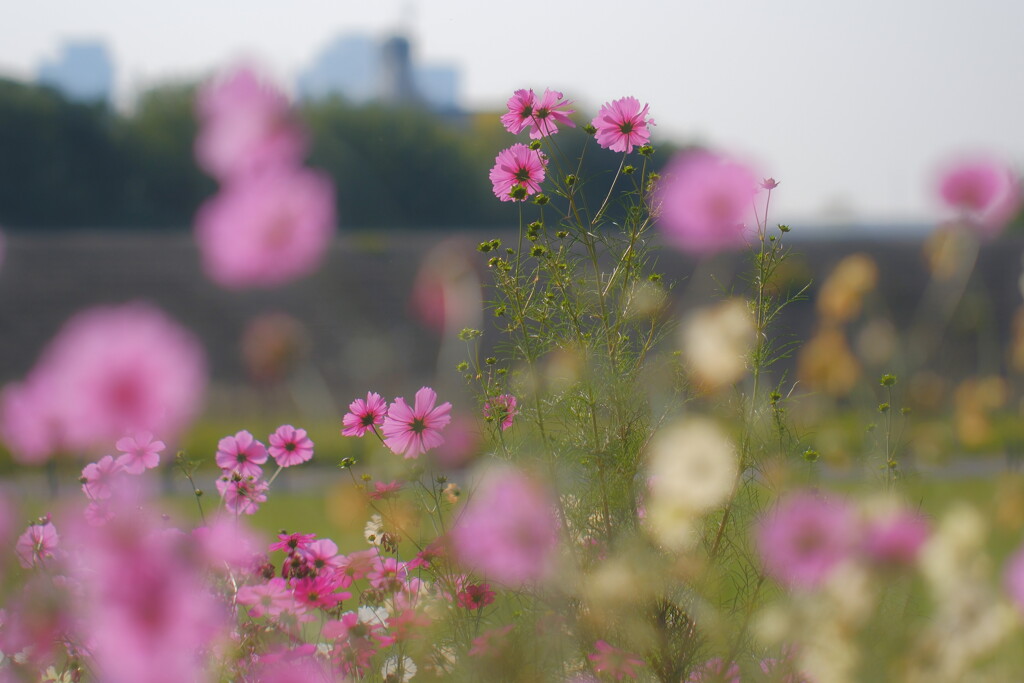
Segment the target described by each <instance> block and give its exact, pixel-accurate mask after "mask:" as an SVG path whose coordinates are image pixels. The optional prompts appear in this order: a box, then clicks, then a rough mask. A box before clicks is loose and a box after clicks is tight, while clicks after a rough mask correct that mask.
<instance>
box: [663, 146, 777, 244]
mask: <svg viewBox="0 0 1024 683" xmlns="http://www.w3.org/2000/svg"><path fill="white" fill-rule="evenodd" d="M756 193H757V181H756V180H755V176H754V174H753V173H752V172H751V171H750V169H748V168H747V167H746V166H743V165H742V164H740V163H737V162H735V161H732V160H730V159H727V158H726V157H722V156H719V155H717V154H713V153H711V152H705V151H697V152H681V153H680V154H677V155H676V156H675V157H673V158H672V160H671V161H670V162H669V164H668V165H667V166H666V167H665V169H664V171H663V172H662V177H661V180H660V181H659V182H658V185H657V187H656V189H655V191H654V196H653V199H652V209H653V211H654V212H655V213H656V214H657V217H658V226H659V227H660V228H661V232H662V234H663V235H665V239H666V240H667V241H668V243H669V244H671V245H673V246H675V247H678V248H679V249H682V250H683V251H688V252H695V253H712V252H716V251H721V250H723V249H732V248H737V247H741V246H743V244H744V219H745V218H746V217H747V216H749V215H750V213H751V211H752V208H753V202H754V196H755V194H756Z"/></svg>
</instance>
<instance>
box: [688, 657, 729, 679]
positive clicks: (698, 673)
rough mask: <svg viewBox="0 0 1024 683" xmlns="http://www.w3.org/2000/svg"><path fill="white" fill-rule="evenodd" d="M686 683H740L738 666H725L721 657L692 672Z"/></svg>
mask: <svg viewBox="0 0 1024 683" xmlns="http://www.w3.org/2000/svg"><path fill="white" fill-rule="evenodd" d="M686 683H740V666H739V664H737V663H736V662H729V666H726V665H725V661H723V660H722V658H721V657H715V658H714V659H709V660H708V661H706V662H704V663H703V664H701V666H700V668H698V669H696V670H694V671H692V672H691V673H690V675H689V676H688V677H687V679H686Z"/></svg>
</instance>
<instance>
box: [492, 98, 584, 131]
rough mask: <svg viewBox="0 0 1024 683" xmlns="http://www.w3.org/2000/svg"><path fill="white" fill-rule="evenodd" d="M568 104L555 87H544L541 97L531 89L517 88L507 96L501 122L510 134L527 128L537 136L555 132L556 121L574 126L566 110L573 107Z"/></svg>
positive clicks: (569, 112)
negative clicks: (506, 103) (504, 112)
mask: <svg viewBox="0 0 1024 683" xmlns="http://www.w3.org/2000/svg"><path fill="white" fill-rule="evenodd" d="M570 104H572V102H571V101H570V100H565V99H563V98H562V93H560V92H558V91H557V90H550V89H545V90H544V97H542V98H541V99H540V101H538V100H537V95H536V93H534V92H533V90H516V92H515V94H513V95H512V97H510V98H509V100H508V113H507V114H503V115H502V117H501V122H502V124H504V126H505V130H507V131H508V132H510V133H512V134H513V135H515V134H518V133H521V132H522V131H523V130H524V129H525V128H530V129H531V130H530V137H531V138H533V139H534V140H537V139H540V138H542V137H546V136H548V135H554V134H555V133H557V132H558V124H563V125H566V126H569V127H570V128H575V127H576V124H575V123H573V122H572V121H571V120H570V119H569V114H572V113H574V111H575V110H573V109H569V108H568V107H569V105H570Z"/></svg>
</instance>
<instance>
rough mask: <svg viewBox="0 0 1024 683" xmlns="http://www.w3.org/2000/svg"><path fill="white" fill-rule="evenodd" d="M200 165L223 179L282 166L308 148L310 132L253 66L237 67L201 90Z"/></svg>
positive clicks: (298, 158)
mask: <svg viewBox="0 0 1024 683" xmlns="http://www.w3.org/2000/svg"><path fill="white" fill-rule="evenodd" d="M196 114H197V115H198V117H199V122H200V128H199V133H198V135H197V136H196V143H195V155H196V161H197V162H198V164H199V166H200V167H201V168H202V169H203V170H204V171H206V172H207V173H209V174H210V175H212V176H214V177H215V178H217V179H218V180H220V181H222V182H226V181H230V180H233V179H235V178H237V177H239V176H241V175H245V174H251V173H259V172H263V171H266V170H268V169H273V168H277V167H281V166H295V165H297V164H299V163H300V162H301V161H302V158H303V157H304V156H305V154H306V147H307V144H306V136H305V134H304V132H303V131H302V129H301V128H299V126H298V125H297V124H296V123H295V121H294V118H293V116H292V114H291V111H290V107H289V104H288V99H287V98H286V97H285V96H284V94H283V93H282V92H281V91H280V90H278V89H277V88H276V87H275V86H274V85H273V84H271V83H269V82H268V81H267V80H266V79H265V78H262V77H260V75H259V74H257V73H256V72H255V71H254V70H253V69H250V68H241V69H237V70H235V71H233V72H231V73H229V74H227V75H225V76H223V77H221V78H219V79H216V80H213V81H211V82H209V83H207V84H206V85H204V86H203V87H202V88H201V89H200V91H199V93H198V95H197V96H196Z"/></svg>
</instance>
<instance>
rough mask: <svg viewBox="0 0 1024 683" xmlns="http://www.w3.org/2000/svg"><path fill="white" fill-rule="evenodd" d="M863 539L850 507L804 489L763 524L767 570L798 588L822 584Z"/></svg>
mask: <svg viewBox="0 0 1024 683" xmlns="http://www.w3.org/2000/svg"><path fill="white" fill-rule="evenodd" d="M858 541H859V529H858V525H857V520H856V518H855V517H854V514H853V511H852V510H851V509H850V507H849V506H848V505H846V504H845V503H842V502H839V501H830V500H826V499H824V498H821V497H819V496H817V495H815V494H813V493H798V494H795V495H793V496H790V497H789V498H788V499H786V500H784V501H782V502H781V503H779V505H778V507H777V508H775V510H773V511H772V512H770V513H769V514H768V515H767V516H765V517H764V518H763V519H762V520H761V522H760V525H759V526H758V529H757V547H758V549H759V551H760V553H761V559H762V560H763V562H764V568H765V571H766V572H767V573H768V574H769V575H771V576H773V577H775V578H776V579H777V580H778V581H780V582H781V583H783V584H785V585H787V586H791V587H798V588H814V587H816V586H818V585H819V584H821V582H822V581H824V580H825V579H826V578H827V577H828V575H829V574H830V573H831V572H832V570H833V569H835V568H836V566H837V565H839V564H840V563H841V562H843V561H844V560H846V559H848V558H850V557H851V556H852V554H853V550H854V548H855V547H856V545H857V543H858Z"/></svg>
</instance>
